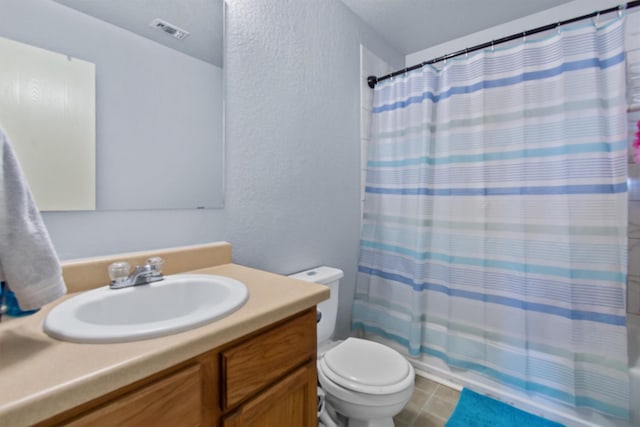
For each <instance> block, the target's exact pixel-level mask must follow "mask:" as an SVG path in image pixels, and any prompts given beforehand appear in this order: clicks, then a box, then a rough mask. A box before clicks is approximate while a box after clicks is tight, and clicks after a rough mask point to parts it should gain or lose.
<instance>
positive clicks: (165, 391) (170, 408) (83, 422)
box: [66, 365, 202, 427]
mask: <svg viewBox="0 0 640 427" xmlns="http://www.w3.org/2000/svg"><path fill="white" fill-rule="evenodd" d="M158 420H161V421H162V424H163V425H167V426H180V427H194V426H199V425H202V372H201V368H200V365H196V366H191V367H188V368H185V369H183V370H181V371H179V372H177V373H175V374H173V375H171V376H169V377H167V378H164V379H161V380H158V381H156V382H154V383H152V384H150V385H148V386H146V387H144V388H142V389H140V390H137V391H134V392H132V393H129V394H125V395H124V396H122V397H118V398H117V399H115V400H113V401H111V402H109V403H107V404H105V405H104V406H101V407H99V408H98V409H96V410H93V411H92V412H90V413H88V414H86V415H84V416H80V417H79V418H76V419H75V420H73V421H72V422H70V423H68V424H66V425H68V426H73V427H80V426H91V427H100V426H141V427H142V426H151V425H157V423H158Z"/></svg>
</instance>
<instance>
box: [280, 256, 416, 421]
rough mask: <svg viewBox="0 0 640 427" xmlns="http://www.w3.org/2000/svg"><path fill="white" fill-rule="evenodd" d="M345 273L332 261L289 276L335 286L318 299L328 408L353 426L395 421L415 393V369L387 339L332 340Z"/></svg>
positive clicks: (321, 374)
mask: <svg viewBox="0 0 640 427" xmlns="http://www.w3.org/2000/svg"><path fill="white" fill-rule="evenodd" d="M343 276H344V274H343V272H342V271H341V270H338V269H336V268H331V267H317V268H313V269H311V270H306V271H302V272H300V273H296V274H292V275H290V276H289V277H293V278H295V279H299V280H305V281H308V282H314V283H320V284H323V285H325V286H328V287H329V288H330V289H331V296H330V298H329V299H328V300H326V301H323V302H321V303H320V304H318V381H319V383H320V386H321V387H322V390H323V391H324V394H325V396H326V404H327V408H328V409H329V411H328V412H329V413H331V412H332V411H335V412H337V413H338V414H340V415H341V416H342V417H344V418H345V419H347V420H348V421H347V425H348V427H393V425H394V424H393V416H394V415H396V414H398V413H399V412H400V411H401V410H402V408H404V406H405V405H406V404H407V402H408V401H409V399H410V398H411V395H412V394H413V388H414V378H415V372H414V370H413V367H412V366H411V364H410V363H409V362H408V361H407V359H405V357H404V356H402V355H401V354H400V353H398V352H397V351H395V350H393V349H391V348H389V347H387V346H385V345H382V344H379V343H376V342H373V341H368V340H363V339H359V338H347V339H346V340H344V341H338V342H334V341H332V340H331V338H332V335H333V332H334V328H335V324H336V317H337V313H338V284H339V282H340V279H341V278H342V277H343ZM321 419H322V420H324V419H325V418H324V417H321ZM334 421H336V420H328V422H326V421H325V424H327V425H331V424H332V422H334ZM337 425H341V424H337Z"/></svg>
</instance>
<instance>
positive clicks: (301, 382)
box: [222, 361, 318, 427]
mask: <svg viewBox="0 0 640 427" xmlns="http://www.w3.org/2000/svg"><path fill="white" fill-rule="evenodd" d="M316 383H317V379H316V370H315V361H311V362H309V363H308V364H306V365H304V366H302V367H300V368H298V369H297V370H296V371H294V372H293V373H291V374H290V375H289V376H287V377H286V378H284V379H283V380H281V381H280V382H278V383H276V384H275V385H273V386H272V387H270V388H268V389H267V390H265V391H264V392H263V393H261V394H259V395H258V396H257V397H255V398H253V399H252V400H250V401H249V402H247V403H246V404H244V405H242V406H241V407H240V408H239V409H238V410H236V411H235V412H233V413H232V414H230V415H228V416H227V417H225V418H224V419H223V421H222V427H317V425H318V419H317V385H316Z"/></svg>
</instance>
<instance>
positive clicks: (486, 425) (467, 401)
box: [446, 388, 563, 427]
mask: <svg viewBox="0 0 640 427" xmlns="http://www.w3.org/2000/svg"><path fill="white" fill-rule="evenodd" d="M519 426H527V427H563V426H562V424H558V423H556V422H554V421H549V420H546V419H544V418H541V417H538V416H536V415H533V414H530V413H528V412H525V411H521V410H520V409H517V408H514V407H513V406H510V405H507V404H505V403H502V402H499V401H497V400H495V399H491V398H490V397H486V396H483V395H481V394H478V393H475V392H473V391H471V390H469V389H466V388H463V389H462V393H461V394H460V400H459V401H458V405H457V406H456V409H455V410H454V411H453V414H452V415H451V418H449V421H447V424H446V427H519Z"/></svg>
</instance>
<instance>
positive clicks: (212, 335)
mask: <svg viewBox="0 0 640 427" xmlns="http://www.w3.org/2000/svg"><path fill="white" fill-rule="evenodd" d="M189 272H190V273H199V274H217V275H221V276H227V277H232V278H234V279H237V280H240V281H241V282H243V283H244V284H245V285H246V286H247V288H248V290H249V299H248V300H247V302H246V303H245V304H244V305H243V306H242V307H241V308H240V309H239V310H237V311H235V312H234V313H232V314H231V315H229V316H227V317H225V318H223V319H220V320H217V321H215V322H213V323H211V324H208V325H205V326H201V327H199V328H196V329H192V330H189V331H186V332H181V333H178V334H175V335H169V336H166V337H160V338H154V339H149V340H143V341H136V342H130V343H120V344H75V343H70V342H64V341H58V340H56V339H53V338H50V337H49V336H47V335H46V334H45V333H44V332H42V322H43V320H44V318H45V317H46V315H47V313H48V312H49V311H50V310H51V309H52V308H53V307H54V306H55V305H56V304H58V303H59V302H60V301H62V299H61V300H59V301H57V302H55V303H52V304H49V305H47V306H45V307H44V308H43V309H42V310H41V311H40V312H38V313H36V314H34V315H32V316H29V317H25V318H19V319H12V320H11V321H9V322H2V323H0V426H25V425H30V424H33V423H36V422H38V421H42V420H45V419H47V418H50V417H51V416H53V415H56V414H58V413H60V412H63V411H65V410H68V409H71V408H73V407H75V406H78V405H80V404H82V403H84V402H87V401H90V400H92V399H95V398H97V397H99V396H102V395H104V394H106V393H108V392H111V391H113V390H116V389H118V388H120V387H123V386H125V385H127V384H130V383H132V382H135V381H137V380H140V379H142V378H145V377H147V376H149V375H152V374H154V373H157V372H159V371H162V370H164V369H166V368H169V367H171V366H173V365H175V364H177V363H180V362H182V361H185V360H187V359H190V358H192V357H194V356H197V355H199V354H202V353H204V352H206V351H208V350H211V349H214V348H216V347H219V346H221V345H223V344H226V343H228V342H230V341H233V340H234V339H236V338H240V337H242V336H244V335H246V334H249V333H251V332H253V331H255V330H257V329H260V328H262V327H264V326H267V325H269V324H271V323H273V322H276V321H278V320H281V319H284V318H286V317H289V316H291V315H293V314H295V313H297V312H300V311H302V310H304V309H306V308H309V307H312V306H313V305H316V304H318V303H319V302H321V301H322V300H325V299H327V298H328V297H329V288H327V287H325V286H321V285H316V284H313V283H306V282H301V281H298V280H295V279H291V278H288V277H284V276H280V275H277V274H272V273H267V272H264V271H260V270H255V269H252V268H248V267H242V266H239V265H235V264H224V265H218V266H215V267H209V268H202V269H197V270H192V271H189ZM72 295H73V294H72ZM72 295H69V296H67V297H66V298H69V297H71V296H72Z"/></svg>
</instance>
